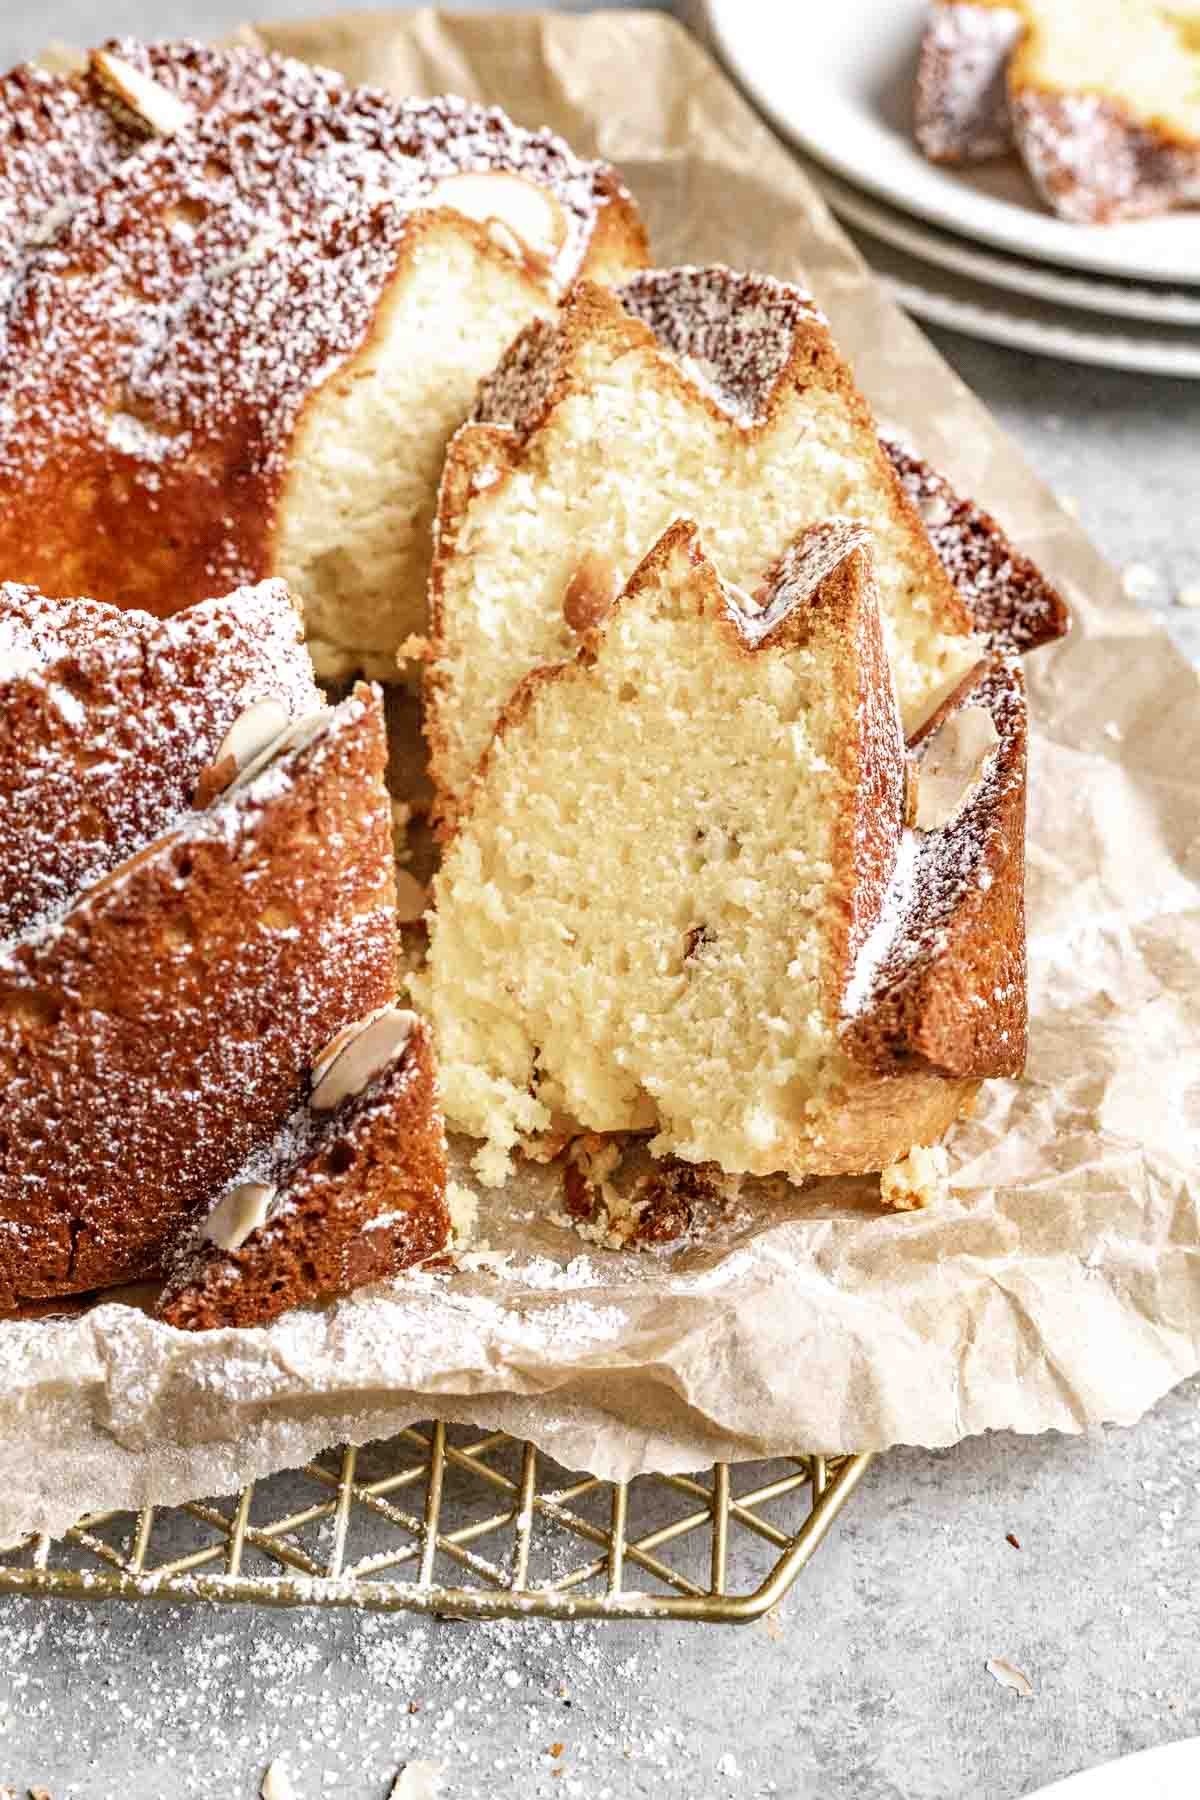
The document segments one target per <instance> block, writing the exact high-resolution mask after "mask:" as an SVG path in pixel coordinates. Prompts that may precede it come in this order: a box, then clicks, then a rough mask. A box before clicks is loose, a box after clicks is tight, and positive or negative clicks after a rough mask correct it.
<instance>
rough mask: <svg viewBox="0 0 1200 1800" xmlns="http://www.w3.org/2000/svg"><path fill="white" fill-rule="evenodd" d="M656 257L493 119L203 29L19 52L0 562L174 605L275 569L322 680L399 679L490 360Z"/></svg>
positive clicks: (136, 602)
mask: <svg viewBox="0 0 1200 1800" xmlns="http://www.w3.org/2000/svg"><path fill="white" fill-rule="evenodd" d="M644 261H645V246H644V233H643V230H642V226H641V223H640V220H639V217H638V214H637V211H636V208H635V207H634V204H633V202H632V200H631V199H630V197H629V195H628V194H627V193H626V191H625V189H624V188H623V187H622V186H621V184H620V182H619V181H618V180H617V178H616V176H615V175H614V173H613V172H612V170H611V169H609V168H608V167H607V166H606V165H604V164H600V163H594V162H583V161H581V160H579V159H578V158H577V157H575V156H574V155H573V154H572V152H571V151H570V150H569V149H568V148H567V146H566V145H565V144H564V143H563V142H562V141H561V140H560V139H558V138H556V137H554V136H553V135H552V134H550V133H548V132H545V131H538V132H530V131H525V130H521V129H519V128H518V127H517V126H515V125H513V124H512V123H511V122H510V121H509V120H508V119H507V118H506V117H505V116H504V115H503V114H502V113H500V112H498V111H496V110H495V109H485V108H483V107H479V106H473V105H467V104H465V103H464V102H462V101H459V100H455V99H437V100H429V101H401V100H396V99H394V98H392V97H390V96H388V95H387V94H385V93H383V92H380V91H376V90H374V89H368V88H353V87H349V86H347V85H346V84H345V83H344V82H343V81H341V80H340V79H339V78H338V77H337V76H336V75H333V74H330V73H328V72H326V71H323V70H319V69H313V68H310V67H307V66H306V65H303V64H300V63H297V62H292V61H288V60H285V59H282V58H279V57H275V56H264V55H261V54H259V53H258V52H256V51H252V50H248V49H231V50H214V49H209V48H206V47H204V46H202V45H199V44H195V43H188V42H182V43H165V44H158V45H142V44H139V43H135V42H132V41H127V40H122V41H120V42H118V43H115V44H113V45H111V46H110V47H109V48H108V49H107V50H105V51H101V52H96V53H94V54H93V56H92V58H91V60H90V63H89V66H88V69H87V71H86V73H84V74H82V75H80V76H78V77H74V78H64V77H59V76H54V75H49V74H46V73H42V72H39V71H36V70H33V69H28V68H26V69H18V70H16V71H14V72H13V73H12V74H11V75H10V76H9V77H8V78H7V80H6V82H5V84H4V88H3V92H2V93H0V281H2V282H3V285H4V288H5V304H4V307H3V312H2V314H0V482H2V483H3V487H4V492H5V506H4V508H3V512H2V514H0V570H2V571H3V573H4V574H5V576H7V577H8V578H10V579H12V580H16V581H22V582H25V583H29V584H33V585H37V586H39V587H40V588H42V589H43V590H44V591H45V592H47V593H50V594H64V593H67V594H69V593H84V592H86V593H89V594H92V595H95V596H97V597H98V598H99V599H101V600H104V601H107V602H110V603H112V604H115V605H120V606H137V607H141V608H143V609H144V610H146V611H149V612H152V613H155V614H158V615H165V614H169V613H174V612H176V611H179V610H181V609H182V608H183V607H185V606H187V605H188V604H190V603H192V602H195V601H197V600H200V599H203V598H205V597H206V596H208V595H210V594H212V593H214V592H220V591H222V590H223V589H226V588H233V587H236V586H237V585H239V584H242V583H247V582H255V581H258V580H260V579H262V578H265V577H268V576H281V577H283V578H285V579H286V580H287V581H288V582H289V584H290V585H291V587H292V588H293V591H294V592H296V593H297V594H298V595H299V596H300V598H301V600H302V602H303V606H304V611H305V616H306V620H307V624H308V633H309V638H310V644H311V648H312V651H313V655H314V660H315V662H316V665H317V669H318V673H321V674H323V675H331V676H333V675H341V674H346V673H349V672H352V671H353V670H354V669H356V668H365V669H367V670H368V671H369V672H373V673H376V674H379V675H381V676H385V677H389V678H395V677H396V675H397V668H396V661H395V657H396V650H397V647H398V645H399V644H400V643H401V642H402V641H403V640H404V639H405V638H406V636H407V635H408V634H410V633H412V632H419V631H422V630H423V629H424V627H425V621H426V612H425V592H426V582H427V575H428V569H429V556H430V544H429V537H430V525H431V521H432V518H433V513H434V505H435V494H436V486H437V480H438V475H439V472H440V469H441V462H442V453H443V449H444V446H445V442H446V439H447V437H448V435H449V433H450V432H451V430H452V429H453V428H454V427H455V426H456V425H458V424H459V423H460V422H461V420H462V419H463V418H464V417H465V416H466V414H467V413H468V411H469V409H470V405H471V401H472V397H473V394H474V390H475V385H476V382H477V380H478V379H479V377H480V376H481V375H482V374H484V373H485V372H486V371H487V370H488V369H490V368H491V367H492V366H493V364H494V363H495V361H496V359H497V357H498V356H499V354H500V352H501V350H502V349H503V348H504V346H505V345H507V344H508V343H509V342H510V340H511V339H512V337H513V336H514V335H515V333H516V332H517V331H518V329H519V328H520V327H521V326H523V325H524V324H525V323H526V322H527V321H528V320H529V319H531V318H532V317H535V316H537V315H538V314H539V313H545V312H547V311H549V310H550V309H551V308H552V306H553V302H554V298H555V296H556V295H557V294H558V292H559V291H560V289H561V288H562V287H563V286H564V285H565V284H566V283H567V282H569V281H570V280H571V279H572V278H573V277H574V276H575V275H576V274H577V273H579V272H580V271H584V272H586V273H587V274H589V275H590V276H592V277H594V278H595V279H597V280H599V281H605V280H609V279H618V278H620V277H622V276H624V275H626V274H628V273H630V272H631V271H632V270H634V269H636V268H638V267H640V266H641V265H642V264H643V263H644Z"/></svg>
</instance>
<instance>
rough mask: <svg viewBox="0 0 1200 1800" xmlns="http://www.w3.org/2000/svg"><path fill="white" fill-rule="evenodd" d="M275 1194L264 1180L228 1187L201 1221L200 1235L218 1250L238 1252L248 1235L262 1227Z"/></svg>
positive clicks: (244, 1182)
mask: <svg viewBox="0 0 1200 1800" xmlns="http://www.w3.org/2000/svg"><path fill="white" fill-rule="evenodd" d="M275 1193H276V1190H275V1189H274V1188H273V1187H272V1186H271V1184H270V1182H267V1181H243V1182H242V1183H241V1184H240V1186H238V1187H235V1188H230V1190H229V1192H228V1193H227V1194H225V1195H223V1196H222V1198H221V1199H220V1200H218V1201H217V1204H216V1205H215V1206H214V1207H213V1209H212V1211H211V1212H210V1213H209V1215H208V1218H207V1219H206V1220H205V1223H204V1236H205V1237H206V1238H207V1239H208V1241H209V1243H210V1244H216V1246H217V1248H218V1249H220V1250H240V1249H241V1247H242V1245H243V1244H244V1243H245V1241H246V1239H247V1238H248V1237H249V1236H250V1234H251V1233H252V1232H255V1231H257V1230H258V1228H259V1226H260V1225H265V1224H266V1221H267V1214H268V1213H269V1212H270V1210H271V1202H272V1201H273V1200H274V1198H275Z"/></svg>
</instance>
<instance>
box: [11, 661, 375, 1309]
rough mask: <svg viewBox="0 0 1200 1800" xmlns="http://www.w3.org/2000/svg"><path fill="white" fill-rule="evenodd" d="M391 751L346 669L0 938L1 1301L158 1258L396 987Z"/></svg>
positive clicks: (90, 1280)
mask: <svg viewBox="0 0 1200 1800" xmlns="http://www.w3.org/2000/svg"><path fill="white" fill-rule="evenodd" d="M385 757H386V741H385V732H384V724H383V713H382V706H381V702H380V698H379V696H378V694H377V692H375V691H373V690H369V689H359V690H358V691H357V692H356V693H355V695H353V696H352V697H351V698H350V699H348V700H347V701H345V702H343V704H342V705H340V706H338V707H336V708H327V709H325V710H324V711H322V712H319V713H317V714H315V715H314V716H312V717H310V718H309V719H307V720H302V721H300V722H298V723H296V724H293V725H292V726H290V727H289V728H288V729H287V730H286V731H285V732H284V733H283V734H282V736H281V737H279V738H278V739H276V741H275V742H273V743H271V744H269V745H268V746H267V747H266V748H265V749H264V750H263V751H262V752H261V754H260V755H259V756H258V757H255V758H252V759H251V760H250V762H249V764H248V766H246V767H245V768H243V769H242V771H241V773H240V774H237V775H236V776H235V778H234V780H233V783H232V785H231V786H230V787H229V788H228V789H227V790H226V791H225V792H224V793H223V794H222V795H220V796H219V797H218V798H216V799H215V800H214V801H213V802H212V804H211V805H210V806H208V808H207V809H206V810H204V811H200V812H195V813H190V814H188V815H186V816H185V817H184V818H183V819H182V820H181V821H179V822H178V823H177V824H176V825H175V826H174V827H173V828H172V829H171V830H170V831H168V832H167V833H166V834H165V835H164V836H161V837H158V838H155V839H154V840H153V841H152V842H151V843H150V844H148V845H147V846H145V847H144V848H143V849H141V850H140V851H138V853H137V854H136V855H135V856H134V857H133V858H132V859H131V860H130V861H128V862H126V863H123V864H121V865H120V866H119V867H118V868H117V869H115V870H113V871H112V872H111V873H110V874H108V875H107V876H105V877H104V879H103V880H102V881H100V882H99V883H97V884H96V885H94V886H92V887H90V888H89V889H88V890H87V891H86V892H85V893H84V894H83V895H82V897H80V898H79V899H77V900H76V901H75V902H74V904H72V905H71V906H70V907H69V908H68V909H67V910H66V911H64V912H62V913H61V914H58V915H54V916H51V917H50V918H48V919H42V920H39V921H38V922H37V923H36V924H35V925H33V926H31V927H30V928H29V929H28V930H27V931H25V932H24V933H22V934H19V935H18V936H16V937H14V938H11V939H9V941H8V942H7V943H6V944H4V945H2V946H0V1088H2V1089H3V1093H4V1118H3V1125H2V1126H0V1311H11V1310H12V1309H13V1308H14V1307H15V1306H17V1305H19V1304H20V1303H21V1302H22V1301H24V1300H29V1299H37V1298H39V1297H42V1296H48V1295H59V1294H65V1293H74V1292H85V1291H87V1290H90V1289H93V1288H98V1287H103V1286H108V1285H112V1284H114V1283H117V1282H122V1281H132V1280H138V1279H142V1278H145V1277H148V1276H152V1275H154V1274H156V1273H157V1272H158V1270H159V1268H160V1265H161V1262H162V1258H163V1255H164V1253H165V1251H166V1250H167V1248H168V1246H169V1245H170V1244H171V1243H173V1242H174V1240H175V1238H176V1236H177V1234H178V1231H179V1227H180V1224H181V1222H182V1221H183V1220H184V1219H186V1218H187V1217H188V1216H189V1215H191V1214H194V1213H196V1212H198V1211H200V1210H201V1209H202V1208H203V1207H204V1206H205V1205H206V1204H207V1203H208V1202H209V1201H210V1200H211V1197H212V1195H213V1194H214V1193H215V1192H216V1191H218V1190H219V1189H220V1188H221V1187H222V1186H223V1185H224V1184H225V1183H227V1182H228V1181H230V1180H231V1179H232V1178H233V1177H234V1176H235V1175H236V1173H237V1171H238V1170H239V1169H240V1168H241V1167H242V1166H243V1164H244V1163H245V1162H246V1160H247V1158H248V1157H249V1156H250V1155H251V1154H252V1153H253V1151H254V1150H255V1149H256V1148H258V1147H259V1146H260V1145H262V1144H263V1143H265V1142H268V1141H269V1140H270V1139H271V1138H272V1137H273V1136H274V1135H275V1133H276V1132H277V1131H278V1130H279V1129H280V1127H281V1126H282V1124H283V1122H284V1121H285V1120H286V1119H287V1118H288V1117H289V1116H290V1114H291V1113H292V1112H293V1111H294V1109H295V1108H296V1107H297V1105H299V1104H300V1102H301V1101H302V1099H303V1097H304V1094H305V1092H306V1091H307V1083H308V1078H309V1071H310V1068H311V1066H312V1063H313V1060H314V1058H315V1057H316V1056H317V1054H318V1052H319V1051H320V1050H321V1048H322V1046H323V1045H325V1044H328V1042H329V1041H330V1039H331V1038H332V1037H333V1036H334V1035H335V1034H336V1033H337V1032H339V1031H340V1030H342V1029H343V1028H344V1027H345V1026H346V1025H348V1024H350V1023H352V1022H353V1021H354V1020H356V1019H359V1018H361V1017H362V1016H363V1015H364V1014H365V1013H368V1012H371V1011H373V1010H374V1009H376V1008H377V1007H380V1006H384V1005H386V1004H387V1003H388V1002H390V1000H391V999H392V998H393V996H394V992H395V923H394V911H395V897H394V893H395V891H394V880H393V875H394V865H393V861H392V842H391V817H390V807H389V802H388V796H387V790H386V788H385V787H384V783H383V768H384V761H385ZM235 767H236V759H234V761H233V762H231V764H230V765H229V767H228V770H227V772H228V773H231V774H232V773H233V770H234V768H235Z"/></svg>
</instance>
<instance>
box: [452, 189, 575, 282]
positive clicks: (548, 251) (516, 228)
mask: <svg viewBox="0 0 1200 1800" xmlns="http://www.w3.org/2000/svg"><path fill="white" fill-rule="evenodd" d="M426 205H427V206H448V207H450V208H451V210H452V211H453V212H458V213H462V214H464V216H465V217H466V218H468V219H476V220H478V222H479V223H480V224H481V225H489V226H499V227H500V228H501V230H500V231H498V232H497V231H493V234H492V235H493V237H494V239H495V241H496V242H497V243H498V244H500V246H501V248H502V249H505V250H507V251H508V254H509V255H512V254H514V252H513V249H512V246H511V245H510V244H509V242H508V240H507V239H506V238H505V237H504V236H503V233H504V232H512V233H513V234H514V235H515V237H516V238H517V240H518V244H517V253H518V254H520V255H525V254H529V253H532V254H533V255H534V256H536V257H539V258H541V259H542V261H544V262H545V263H546V264H547V265H549V264H551V263H553V262H554V260H555V258H556V257H557V255H558V253H559V251H560V250H561V249H562V247H563V245H564V244H565V243H566V241H567V215H566V213H565V212H564V211H563V209H562V207H561V206H560V205H559V203H558V201H557V200H556V199H555V197H554V195H553V194H551V193H549V192H548V191H547V190H546V189H545V188H542V187H537V186H536V185H535V184H534V183H533V182H532V181H526V180H525V179H524V177H523V176H521V175H510V174H508V173H507V172H505V171H504V170H501V169H490V170H485V171H483V172H482V173H481V174H477V175H450V176H448V177H447V179H446V180H445V181H440V182H439V183H438V185H437V186H436V187H435V188H434V189H433V191H432V193H431V194H430V195H429V197H428V199H427V201H426Z"/></svg>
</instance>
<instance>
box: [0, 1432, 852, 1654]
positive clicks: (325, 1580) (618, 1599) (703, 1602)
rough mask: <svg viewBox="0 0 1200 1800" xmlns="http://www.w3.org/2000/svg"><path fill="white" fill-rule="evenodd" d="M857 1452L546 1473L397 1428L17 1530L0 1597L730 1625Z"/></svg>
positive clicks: (822, 1528) (827, 1519)
mask: <svg viewBox="0 0 1200 1800" xmlns="http://www.w3.org/2000/svg"><path fill="white" fill-rule="evenodd" d="M869 1462H870V1457H869V1456H847V1457H831V1458H828V1459H827V1458H825V1457H822V1456H801V1457H795V1458H792V1459H790V1460H787V1461H783V1462H776V1463H769V1464H764V1463H743V1464H728V1463H717V1464H716V1465H715V1466H714V1467H713V1469H712V1470H711V1471H709V1472H708V1474H707V1475H706V1477H705V1478H704V1479H703V1480H701V1479H698V1478H696V1477H693V1476H685V1475H642V1476H639V1477H637V1478H636V1479H635V1480H633V1481H630V1482H607V1481H601V1480H599V1479H598V1478H597V1477H595V1476H582V1477H580V1478H578V1479H574V1478H571V1477H569V1476H568V1477H566V1485H565V1486H555V1487H551V1485H550V1484H551V1482H552V1481H554V1482H557V1481H559V1480H560V1479H562V1478H563V1471H562V1470H560V1469H558V1468H557V1467H556V1465H554V1464H553V1463H551V1462H549V1460H548V1459H547V1458H544V1457H543V1456H541V1455H540V1454H539V1452H538V1451H537V1450H535V1449H534V1447H533V1445H532V1444H528V1443H520V1442H518V1441H517V1440H516V1439H513V1438H510V1437H508V1436H507V1435H506V1434H505V1433H503V1432H499V1431H496V1432H491V1433H488V1434H487V1435H485V1436H480V1435H478V1433H477V1432H472V1431H470V1430H469V1429H468V1428H465V1427H447V1426H445V1425H442V1424H433V1425H426V1426H421V1427H413V1428H412V1429H410V1430H408V1431H403V1432H401V1433H400V1434H399V1436H398V1437H396V1438H392V1439H390V1440H388V1442H387V1443H385V1444H373V1445H369V1446H367V1447H366V1448H365V1449H361V1450H356V1449H353V1448H343V1449H340V1450H337V1451H335V1452H331V1453H330V1454H329V1455H328V1456H326V1457H323V1458H318V1459H317V1461H315V1462H313V1463H310V1464H308V1465H307V1467H305V1468H304V1469H302V1470H296V1471H293V1472H292V1473H290V1474H288V1475H284V1476H272V1477H270V1478H269V1479H265V1480H262V1481H259V1482H256V1483H253V1484H251V1485H250V1486H249V1487H245V1488H243V1489H242V1491H241V1493H240V1494H239V1495H238V1496H237V1497H236V1499H234V1500H232V1501H225V1502H200V1501H196V1502H193V1503H191V1504H189V1505H186V1506H180V1507H146V1508H144V1509H143V1510H142V1511H141V1512H138V1513H132V1512H123V1513H92V1514H89V1515H88V1516H87V1517H85V1518H83V1519H81V1520H80V1521H79V1523H78V1524H77V1525H75V1526H73V1527H72V1529H71V1530H69V1531H68V1532H67V1533H66V1534H65V1536H64V1537H62V1538H61V1539H56V1540H51V1539H49V1538H46V1537H37V1538H30V1539H28V1540H26V1542H25V1543H24V1544H21V1545H19V1546H17V1547H16V1548H15V1549H12V1550H8V1551H2V1552H0V1596H3V1595H5V1594H26V1595H32V1594H41V1595H46V1594H49V1595H56V1596H59V1597H63V1598H70V1599H77V1600H113V1599H117V1600H148V1599H159V1600H171V1601H175V1602H190V1601H250V1602H254V1603H255V1604H257V1605H260V1606H355V1607H360V1608H363V1609H366V1610H370V1611H376V1612H400V1611H412V1612H421V1613H432V1614H436V1615H439V1616H443V1617H448V1618H459V1619H497V1618H539V1619H615V1618H622V1619H645V1620H652V1619H658V1620H665V1619H692V1620H697V1621H704V1622H707V1623H714V1624H725V1625H735V1624H746V1623H749V1622H750V1621H752V1620H754V1619H757V1618H760V1617H761V1616H762V1614H763V1613H765V1612H767V1611H768V1610H769V1609H770V1608H771V1607H772V1606H774V1605H775V1604H776V1602H777V1601H779V1600H780V1599H781V1598H782V1597H783V1595H784V1594H785V1593H786V1592H787V1590H788V1588H789V1587H790V1586H791V1585H792V1583H793V1582H794V1581H795V1580H796V1578H797V1576H798V1575H799V1574H800V1572H801V1570H802V1569H803V1568H804V1567H805V1565H806V1564H807V1563H808V1561H809V1559H810V1558H811V1557H812V1555H813V1553H814V1551H815V1550H816V1549H817V1548H818V1546H819V1545H820V1544H821V1542H822V1540H823V1539H824V1537H825V1535H826V1533H827V1532H828V1531H829V1528H830V1526H831V1525H832V1524H833V1522H834V1520H835V1519H836V1518H837V1516H838V1514H839V1513H840V1512H841V1509H842V1507H843V1506H844V1505H845V1504H846V1501H847V1500H848V1499H849V1498H850V1495H851V1493H852V1492H853V1491H854V1488H855V1487H856V1486H857V1484H858V1482H859V1480H860V1479H861V1477H862V1474H863V1472H864V1470H865V1469H866V1467H867V1464H868V1463H869ZM414 1498H415V1504H416V1505H417V1506H418V1507H419V1508H420V1510H419V1511H416V1510H411V1509H410V1507H411V1504H412V1502H413V1500H414ZM406 1502H409V1504H408V1505H406ZM492 1540H494V1541H492ZM485 1547H486V1549H487V1554H485V1553H484V1549H485ZM731 1563H736V1565H737V1580H736V1582H735V1584H734V1585H735V1586H737V1587H739V1588H740V1589H741V1591H731V1581H730V1567H731ZM764 1563H765V1564H766V1568H765V1572H764V1571H763V1568H762V1565H763V1564H764Z"/></svg>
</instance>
